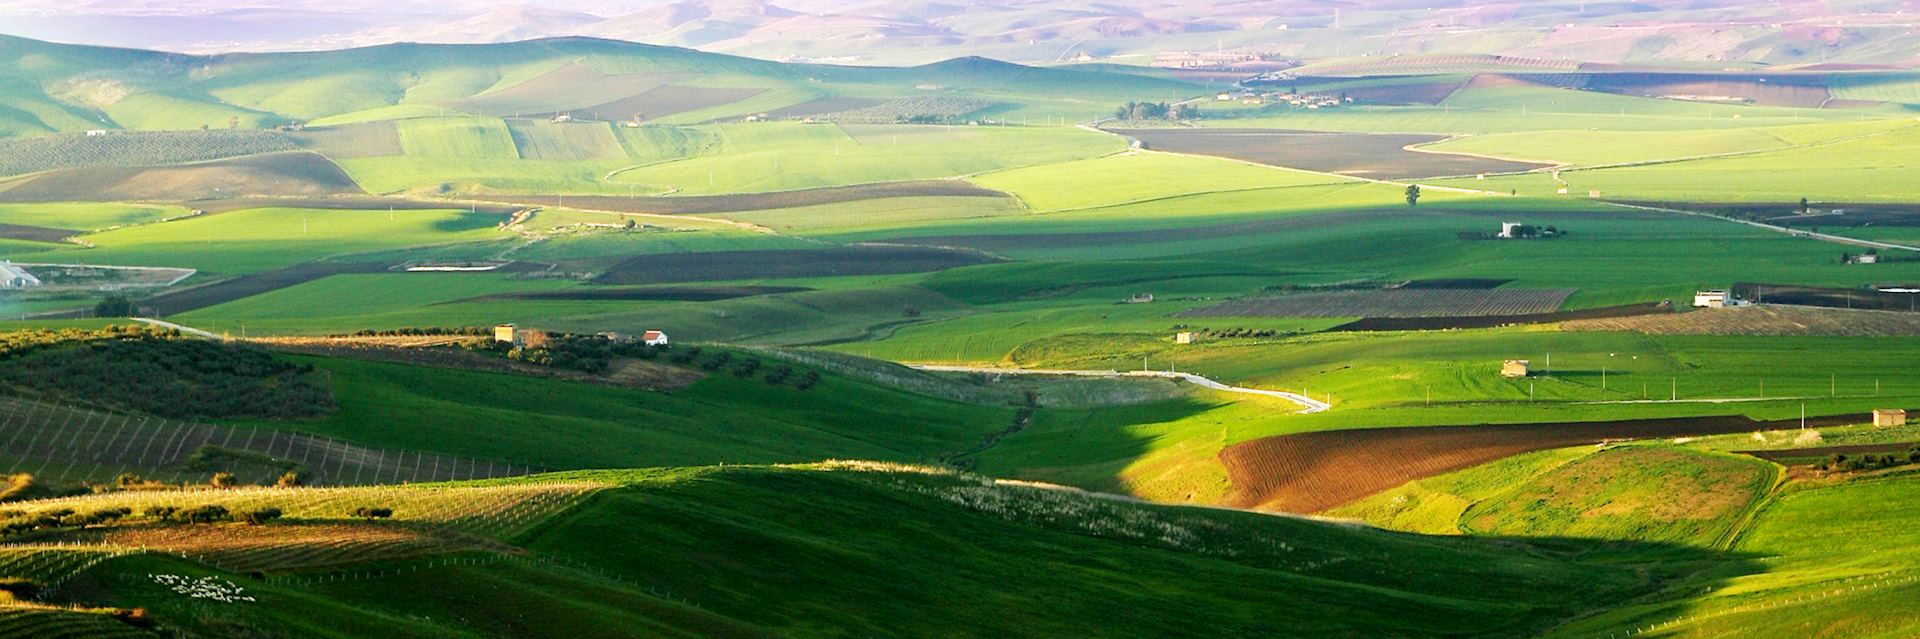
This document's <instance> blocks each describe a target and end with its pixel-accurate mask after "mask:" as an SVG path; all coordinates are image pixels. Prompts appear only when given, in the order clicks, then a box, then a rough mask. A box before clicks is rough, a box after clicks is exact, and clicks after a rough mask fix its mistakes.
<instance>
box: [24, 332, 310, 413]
mask: <svg viewBox="0 0 1920 639" xmlns="http://www.w3.org/2000/svg"><path fill="white" fill-rule="evenodd" d="M118 337H119V339H104V340H99V339H96V340H94V341H91V342H88V343H85V344H83V345H80V346H77V347H73V348H64V349H57V350H51V351H50V352H46V353H42V354H39V355H37V356H35V357H28V358H21V359H19V360H17V361H15V362H13V363H11V364H9V365H7V366H6V367H4V368H0V382H4V383H7V384H12V385H14V386H16V387H22V388H32V389H35V390H39V391H41V392H43V393H45V394H48V395H54V396H58V397H61V398H63V399H67V400H70V401H77V402H85V403H88V404H93V405H98V406H104V407H107V408H115V409H131V410H133V411H137V412H141V413H146V414H150V415H158V416H161V417H167V418H172V419H200V418H267V419H297V418H307V417H318V416H322V415H326V414H329V413H332V412H333V411H334V410H335V403H334V398H333V391H332V390H331V389H329V388H328V387H327V385H326V383H325V382H324V380H323V379H321V376H320V375H318V374H316V373H315V372H314V368H313V365H311V364H293V363H289V362H286V361H284V360H280V359H277V358H275V357H273V356H272V355H271V354H268V353H267V352H265V351H262V350H259V349H255V348H249V347H244V346H235V345H232V344H226V343H220V342H211V341H205V340H186V339H171V338H168V337H163V336H157V335H153V334H147V333H135V334H129V335H124V336H118Z"/></svg>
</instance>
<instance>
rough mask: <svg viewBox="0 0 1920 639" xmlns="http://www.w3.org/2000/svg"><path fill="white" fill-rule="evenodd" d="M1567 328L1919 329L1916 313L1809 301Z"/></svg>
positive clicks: (1721, 331) (1874, 332)
mask: <svg viewBox="0 0 1920 639" xmlns="http://www.w3.org/2000/svg"><path fill="white" fill-rule="evenodd" d="M1560 327H1561V328H1562V329H1565V330H1569V331H1634V332H1638V333H1646V334H1649V335H1839V336H1847V337H1897V336H1911V335H1920V314H1916V313H1902V312H1894V311H1863V310H1849V309H1844V308H1816V307H1809V306H1773V305H1760V306H1743V307H1739V308H1706V309H1700V310H1696V311H1690V312H1686V313H1663V314H1656V315H1640V316H1635V317H1610V318H1600V319H1583V320H1575V321H1570V322H1566V323H1563V324H1561V325H1560Z"/></svg>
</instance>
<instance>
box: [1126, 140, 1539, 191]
mask: <svg viewBox="0 0 1920 639" xmlns="http://www.w3.org/2000/svg"><path fill="white" fill-rule="evenodd" d="M1114 132H1115V133H1119V134H1121V135H1126V136H1130V137H1133V138H1137V139H1139V140H1140V141H1141V142H1142V143H1144V144H1146V146H1147V148H1149V149H1154V150H1159V151H1171V152H1174V153H1192V154H1196V155H1211V156H1215V157H1223V158H1232V159H1235V160H1244V161H1247V162H1257V163H1260V164H1267V165H1272V166H1282V167H1288V168H1296V169H1306V170H1309V171H1320V172H1322V173H1337V174H1340V175H1351V176H1354V177H1366V178H1378V179H1399V178H1431V177H1441V176H1458V175H1475V174H1479V173H1510V172H1517V171H1526V170H1529V169H1536V168H1540V167H1543V166H1546V165H1544V164H1531V163H1526V162H1512V161H1508V160H1495V159H1491V158H1480V157H1473V156H1470V155H1454V154H1449V153H1427V152H1421V151H1409V150H1407V148H1406V147H1408V146H1410V145H1415V144H1425V143H1428V142H1437V141H1440V140H1443V139H1445V136H1438V135H1421V134H1413V133H1330V132H1325V131H1294V130H1285V129H1116V130H1115V131H1114Z"/></svg>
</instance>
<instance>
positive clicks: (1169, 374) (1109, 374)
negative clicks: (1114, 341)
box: [906, 364, 1333, 415]
mask: <svg viewBox="0 0 1920 639" xmlns="http://www.w3.org/2000/svg"><path fill="white" fill-rule="evenodd" d="M906 366H907V367H908V368H912V369H914V370H922V371H928V372H935V373H983V374H988V375H1058V376H1068V377H1104V378H1126V377H1158V378H1162V379H1173V380H1181V381H1185V382H1187V383H1190V384H1193V385H1195V386H1199V387H1201V388H1205V389H1208V390H1216V391H1221V392H1226V393H1240V394H1243V395H1260V396H1264V397H1277V398H1280V399H1284V400H1287V401H1290V402H1293V403H1295V404H1299V405H1300V407H1301V410H1299V411H1296V412H1297V413H1298V414H1301V415H1307V414H1312V413H1321V412H1326V411H1328V410H1331V409H1332V408H1333V405H1332V404H1329V403H1327V402H1323V401H1320V400H1317V399H1314V398H1312V397H1308V396H1306V395H1302V394H1300V393H1293V392H1288V391H1276V390H1266V389H1261V388H1246V387H1244V386H1229V385H1226V384H1222V383H1220V382H1216V381H1213V380H1211V379H1207V378H1205V377H1201V376H1199V375H1195V374H1193V373H1181V372H1177V371H1148V370H1141V371H1126V372H1120V371H1116V370H1063V369H1044V368H1001V367H993V366H949V365H940V364H907V365H906Z"/></svg>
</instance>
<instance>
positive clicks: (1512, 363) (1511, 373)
mask: <svg viewBox="0 0 1920 639" xmlns="http://www.w3.org/2000/svg"><path fill="white" fill-rule="evenodd" d="M1529 364H1531V362H1528V361H1527V360H1524V359H1510V360H1507V361H1506V362H1505V363H1502V364H1501V365H1500V376H1501V377H1526V376H1527V374H1528V373H1527V366H1528V365H1529Z"/></svg>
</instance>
